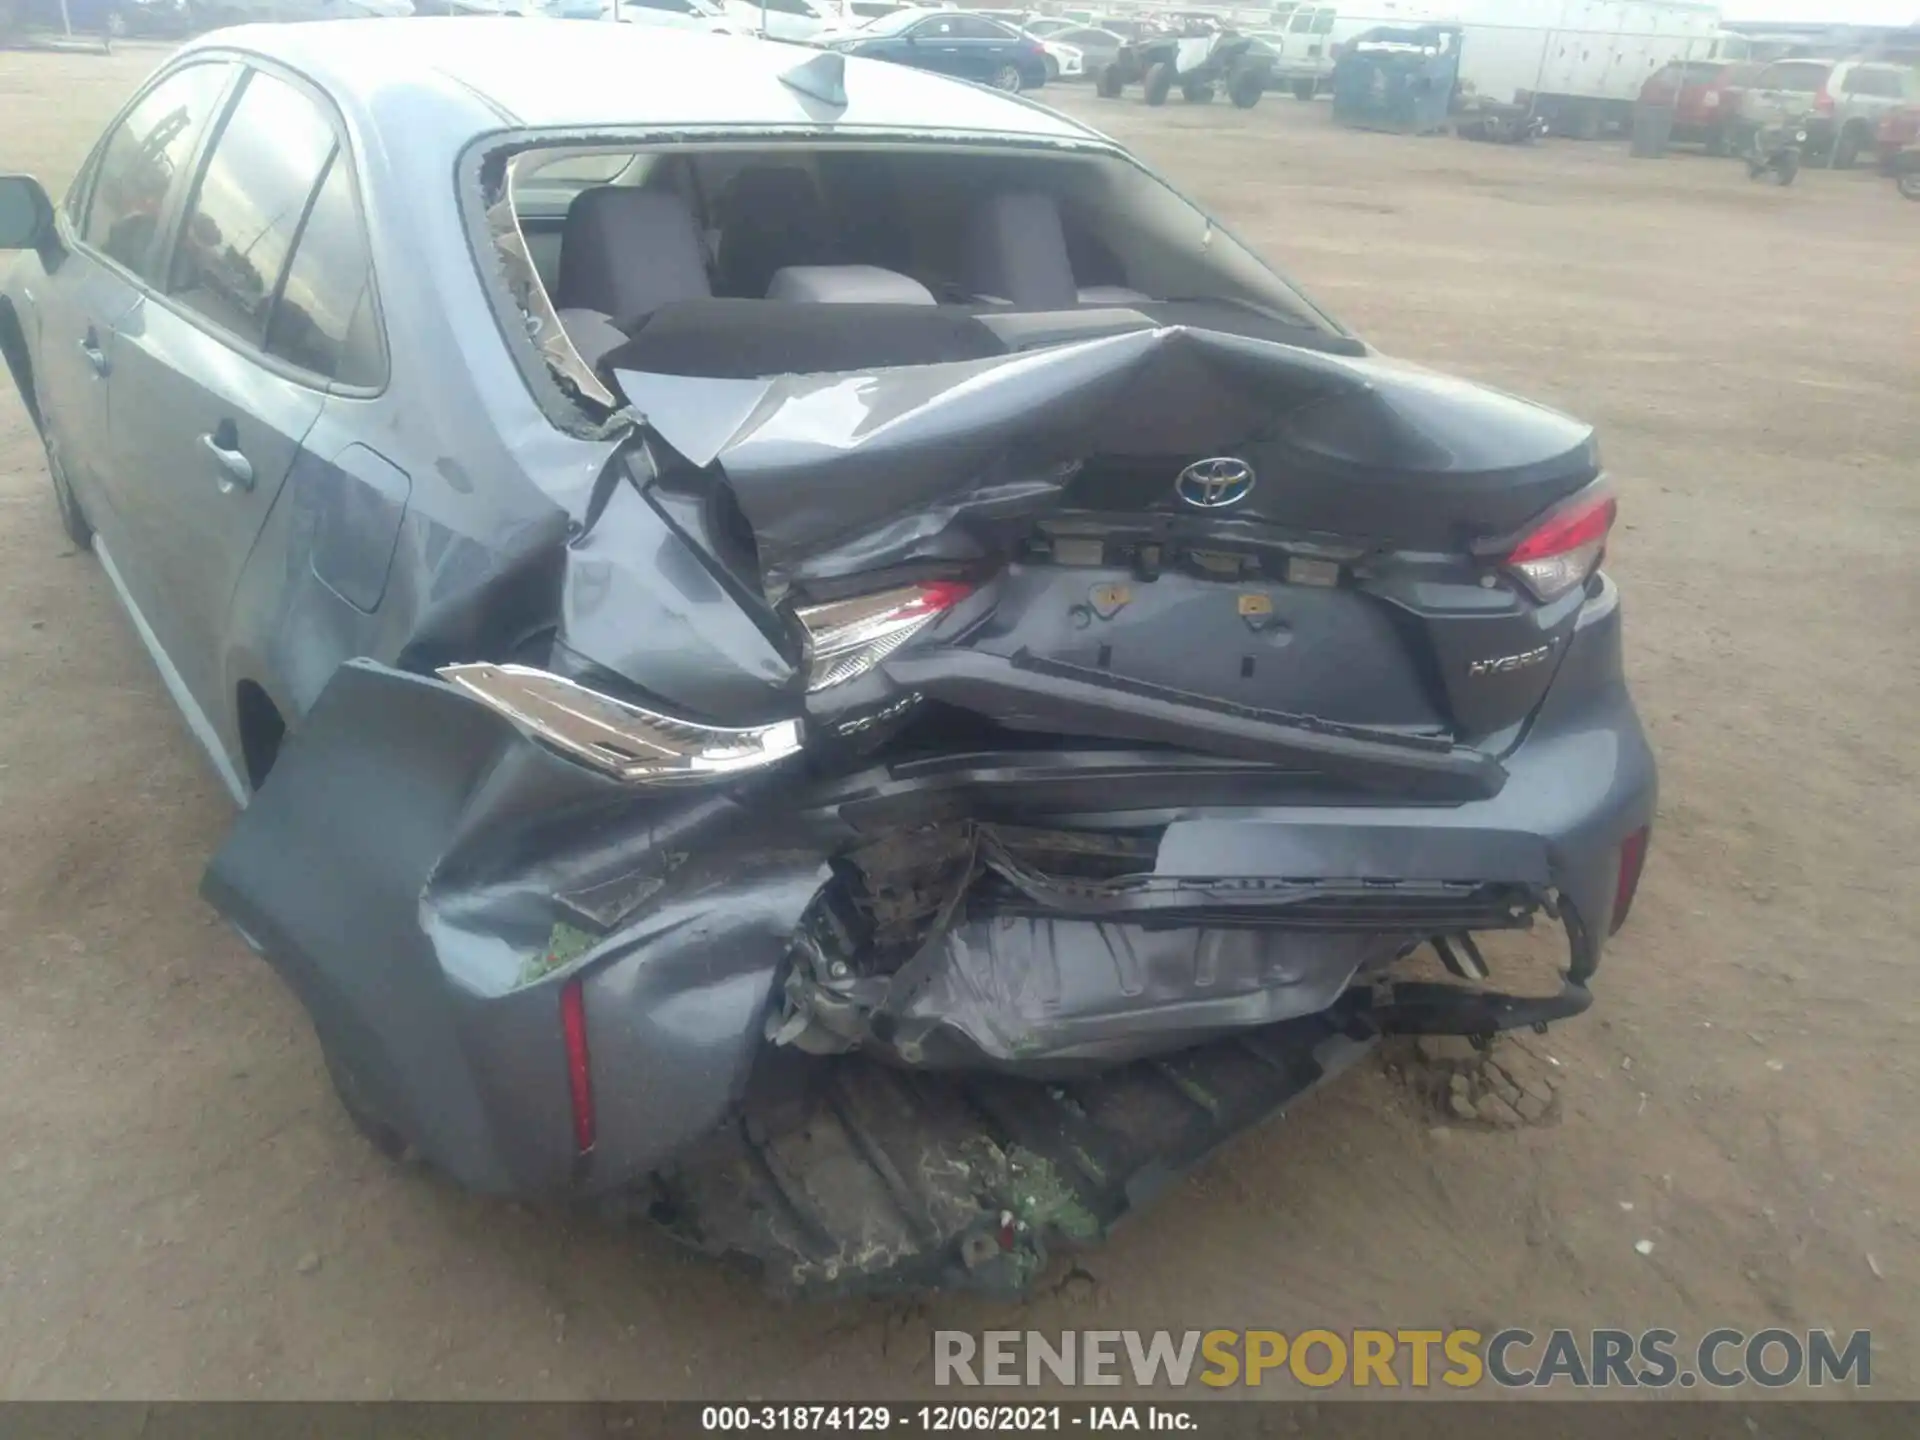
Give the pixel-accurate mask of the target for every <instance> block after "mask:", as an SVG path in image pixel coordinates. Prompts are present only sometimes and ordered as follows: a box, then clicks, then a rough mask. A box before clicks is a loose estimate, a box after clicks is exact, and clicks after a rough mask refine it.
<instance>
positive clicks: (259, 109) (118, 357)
mask: <svg viewBox="0 0 1920 1440" xmlns="http://www.w3.org/2000/svg"><path fill="white" fill-rule="evenodd" d="M343 215H344V216H345V217H346V222H345V223H346V224H347V226H348V228H349V230H350V231H351V229H352V227H355V226H358V224H359V220H358V218H357V208H356V197H355V191H354V184H353V178H352V171H351V166H350V163H349V162H348V160H347V159H346V155H345V150H344V147H343V142H342V139H341V136H340V132H339V130H338V127H337V125H336V122H335V120H334V118H333V116H332V114H331V111H330V110H329V109H328V107H327V106H326V105H325V104H324V102H323V101H322V100H321V99H320V98H319V97H318V96H317V95H316V94H314V93H313V92H311V91H309V90H307V89H306V88H305V87H304V86H302V85H298V84H296V83H295V82H293V81H292V80H290V79H288V78H284V77H282V76H280V75H277V74H273V73H269V72H267V71H264V70H257V69H256V70H251V71H249V72H248V74H247V75H246V76H245V78H244V80H243V82H242V85H241V87H240V88H239V90H238V93H237V95H236V96H235V97H234V98H233V99H232V100H231V101H230V102H229V105H228V108H227V111H226V115H225V119H224V121H223V122H222V123H221V125H220V126H219V128H218V129H217V130H216V132H215V134H214V137H213V140H212V143H211V146H210V147H209V148H208V149H207V151H206V152H205V156H204V158H203V160H202V161H201V164H200V168H199V171H198V174H197V176H196V178H195V181H194V185H193V187H192V190H191V191H190V193H189V195H188V197H187V200H186V203H185V205H184V207H183V210H182V214H181V218H180V221H179V223H178V225H177V227H176V230H175V235H174V240H173V243H172V245H171V247H170V255H169V257H168V261H167V265H166V285H165V294H164V295H150V296H148V297H147V298H146V299H145V300H143V302H142V303H141V304H140V305H138V306H137V307H135V309H134V310H133V312H132V313H131V314H130V315H128V316H127V317H126V318H125V319H124V320H123V322H122V324H121V327H120V331H119V334H118V335H117V336H116V341H115V402H116V403H115V406H114V415H113V424H112V432H111V442H110V443H111V445H112V450H113V468H112V483H113V486H114V488H115V492H116V504H117V505H118V507H119V508H120V510H121V511H122V513H123V514H124V516H125V517H126V520H127V529H128V532H129V537H130V544H131V545H133V546H137V547H138V549H139V552H140V556H141V562H142V573H143V577H144V583H145V585H146V587H147V593H146V594H145V595H143V596H142V597H141V605H142V609H143V611H144V612H145V614H146V616H147V620H148V623H149V625H150V627H151V628H152V630H153V632H154V635H155V638H156V639H157V640H158V642H159V644H160V647H161V648H162V649H163V650H164V651H165V652H166V654H167V656H168V658H169V659H170V660H171V661H172V663H173V665H174V668H175V669H176V671H177V672H178V674H179V678H180V682H181V683H182V685H183V686H184V687H185V689H186V691H187V692H188V694H189V695H190V696H191V697H192V700H193V702H194V703H195V704H196V705H197V706H198V707H199V708H200V710H201V711H202V713H203V715H205V716H215V715H220V714H224V713H227V712H228V710H229V709H230V706H229V704H228V703H227V702H228V696H227V694H226V688H227V687H226V678H225V666H226V647H225V635H226V620H227V612H228V605H229V602H230V600H231V598H232V595H233V591H234V588H235V585H236V583H237V581H238V579H239V575H240V571H241V568H242V566H243V565H244V564H245V562H246V559H247V555H248V553H249V551H250V550H251V549H252V546H253V542H254V539H255V537H256V536H257V535H258V534H259V532H260V528H261V526H262V525H263V524H264V522H265V520H266V517H267V512H268V511H269V510H270V509H271V508H272V506H273V503H274V499H275V497H276V496H277V495H278V494H279V491H280V486H281V482H282V481H283V480H284V479H285V477H286V475H287V472H288V470H289V469H290V468H291V467H292V465H293V462H294V460H295V458H296V457H297V456H298V455H299V453H300V446H301V442H302V440H303V439H304V438H305V437H306V435H307V433H308V431H309V430H310V429H311V428H312V426H313V423H314V421H315V419H316V418H318V416H319V414H320V410H321V407H322V405H323V404H324V403H325V401H326V397H327V393H328V390H329V388H338V386H339V385H340V383H341V380H342V379H343V378H344V379H345V380H347V381H349V382H352V381H362V382H367V383H371V381H369V380H368V376H367V374H366V372H365V370H364V368H363V369H362V370H361V371H360V372H358V373H350V374H349V375H347V376H345V377H341V376H339V375H337V374H336V372H337V371H338V370H339V369H340V361H339V355H340V352H341V349H342V346H343V344H344V343H345V338H346V337H348V336H350V335H358V336H360V337H361V339H360V346H359V348H360V349H361V350H364V349H365V344H366V342H365V336H366V334H367V332H368V330H369V327H370V326H371V327H372V328H373V331H374V334H375V336H376V339H375V340H374V342H373V343H374V347H375V350H376V353H377V348H378V341H377V324H376V322H374V320H373V317H372V313H371V305H372V298H371V292H370V286H369V284H368V283H367V282H366V280H365V268H366V267H365V265H364V263H362V264H361V266H360V274H361V279H360V281H359V283H358V284H357V285H350V286H345V287H343V286H340V285H334V286H330V287H328V288H327V289H326V290H325V291H324V292H323V291H321V290H319V289H316V287H315V286H314V284H313V283H312V280H311V278H310V276H311V273H312V269H313V266H312V263H311V262H312V261H313V260H314V259H315V258H316V257H315V256H314V255H313V254H311V253H308V252H307V251H306V246H305V242H304V241H303V239H302V237H303V235H309V234H312V235H317V234H319V233H320V232H321V231H322V230H329V231H337V230H339V229H340V228H341V226H342V223H343V221H342V217H343ZM296 246H298V247H299V248H300V250H301V256H300V259H301V261H302V263H301V264H298V265H295V264H291V263H290V262H291V261H293V260H294V259H295V255H296ZM377 378H378V377H377V375H376V376H374V377H373V379H377Z"/></svg>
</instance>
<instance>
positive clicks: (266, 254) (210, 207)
mask: <svg viewBox="0 0 1920 1440" xmlns="http://www.w3.org/2000/svg"><path fill="white" fill-rule="evenodd" d="M333 146H334V134H333V126H332V125H331V124H330V123H329V122H328V120H327V117H326V116H325V115H323V114H321V113H320V111H319V109H318V108H317V107H316V106H315V105H314V103H313V102H312V101H311V100H309V99H307V97H306V96H305V95H302V94H301V93H300V92H299V91H298V90H296V89H294V88H293V87H292V86H291V85H288V84H287V83H286V82H285V81H283V80H279V79H277V78H275V77H274V76H272V75H267V74H263V73H261V72H260V71H255V72H254V73H253V74H252V75H250V76H248V78H247V86H246V89H245V90H243V91H242V92H241V94H240V100H239V103H238V104H237V105H235V106H234V108H233V111H232V113H231V114H230V115H229V117H228V119H227V123H226V124H225V125H224V126H223V127H221V130H220V133H219V135H218V137H216V138H215V140H214V142H213V154H212V156H211V157H210V158H209V159H208V161H207V164H206V168H205V169H204V170H202V171H201V173H200V182H199V184H198V186H197V187H196V188H195V190H194V195H193V203H192V204H191V205H189V206H188V207H187V213H186V216H185V218H184V220H183V221H182V222H181V226H180V238H179V240H178V241H176V242H175V244H174V250H173V268H172V273H171V274H170V275H169V277H168V284H167V290H168V292H169V293H170V294H172V295H173V297H174V298H175V299H176V300H178V301H179V302H180V303H181V304H183V305H186V306H188V307H189V308H191V309H193V310H197V311H199V312H200V313H201V314H202V315H205V316H206V317H207V318H208V319H209V320H211V321H212V322H213V323H214V324H216V325H218V326H219V327H220V328H221V329H223V330H227V331H230V332H231V333H232V334H234V335H236V336H238V337H239V338H240V339H242V340H247V341H251V342H252V343H253V344H256V345H257V344H259V343H261V341H262V340H264V339H265V338H266V332H267V310H268V308H269V307H270V306H271V305H272V303H273V294H274V290H275V288H276V287H277V286H278V285H279V283H280V272H281V270H282V269H283V268H285V266H286V263H287V253H288V251H290V250H291V249H292V248H293V239H294V236H295V234H296V233H298V231H299V229H300V222H301V221H302V220H303V219H304V218H305V216H306V213H307V204H308V201H309V199H310V198H311V197H312V195H313V193H314V186H315V184H316V183H317V182H318V181H319V179H320V173H321V171H322V170H323V169H324V168H325V166H326V163H327V160H328V158H329V157H330V156H331V155H332V154H333Z"/></svg>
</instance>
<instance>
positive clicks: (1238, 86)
mask: <svg viewBox="0 0 1920 1440" xmlns="http://www.w3.org/2000/svg"><path fill="white" fill-rule="evenodd" d="M1266 88H1267V83H1266V80H1265V78H1264V77H1263V76H1262V75H1261V74H1260V72H1259V71H1258V70H1242V71H1241V72H1240V73H1239V74H1237V75H1235V76H1234V77H1233V78H1232V79H1231V80H1229V81H1228V82H1227V98H1228V99H1229V100H1231V101H1233V103H1234V105H1235V106H1236V107H1238V108H1239V109H1241V110H1251V109H1252V108H1253V107H1254V106H1256V105H1258V104H1259V103H1260V95H1261V92H1262V91H1264V90H1265V89H1266Z"/></svg>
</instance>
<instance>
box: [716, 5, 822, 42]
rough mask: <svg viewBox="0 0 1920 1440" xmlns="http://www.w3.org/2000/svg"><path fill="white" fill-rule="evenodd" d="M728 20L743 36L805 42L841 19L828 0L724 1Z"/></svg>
mask: <svg viewBox="0 0 1920 1440" xmlns="http://www.w3.org/2000/svg"><path fill="white" fill-rule="evenodd" d="M724 4H725V9H726V15H727V18H728V19H729V20H730V21H732V22H733V28H734V29H735V30H737V31H739V32H740V33H741V34H742V35H764V36H766V37H767V38H768V39H770V40H786V41H790V42H796V43H798V42H805V41H810V40H812V39H813V37H814V36H816V35H819V34H821V33H822V32H824V31H827V30H832V29H834V28H836V27H837V26H838V25H839V24H840V23H841V19H842V16H841V14H840V12H839V7H838V6H837V5H832V4H830V3H828V0H766V3H765V4H764V5H762V4H761V3H760V0H724Z"/></svg>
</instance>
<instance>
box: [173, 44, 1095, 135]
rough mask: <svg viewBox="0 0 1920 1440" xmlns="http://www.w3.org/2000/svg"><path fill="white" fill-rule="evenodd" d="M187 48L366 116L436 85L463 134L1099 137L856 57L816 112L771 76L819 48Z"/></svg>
mask: <svg viewBox="0 0 1920 1440" xmlns="http://www.w3.org/2000/svg"><path fill="white" fill-rule="evenodd" d="M199 50H229V51H230V50H239V51H243V52H246V53H250V54H254V55H258V56H261V57H263V58H265V59H269V60H275V61H278V62H280V63H281V64H284V65H286V66H287V67H288V68H289V69H292V70H294V71H297V72H298V73H300V74H302V75H305V76H306V77H307V78H308V79H309V80H311V81H313V82H314V83H315V84H316V85H318V86H320V88H321V89H323V90H325V91H327V92H328V93H329V94H331V95H332V96H334V97H335V98H336V100H338V101H340V102H341V103H342V104H343V105H354V106H356V107H357V108H361V109H368V110H370V109H373V108H375V107H376V106H377V105H378V104H379V102H380V101H381V100H382V98H383V97H384V95H385V94H387V93H389V92H391V93H399V92H409V91H410V92H413V93H414V94H416V95H417V94H418V93H419V91H420V90H421V88H422V86H423V83H429V84H431V83H433V82H438V83H437V84H435V85H434V88H437V89H440V90H442V91H443V92H445V96H446V101H447V108H449V109H451V108H453V107H456V106H458V105H459V104H461V103H462V101H464V102H465V103H466V105H467V106H468V108H469V110H471V111H473V112H474V114H473V125H472V128H473V130H474V132H475V133H479V132H481V131H484V130H488V129H496V128H499V127H500V126H501V125H502V124H507V125H517V126H526V127H529V128H544V127H549V126H552V127H561V128H580V127H596V126H607V127H620V128H627V127H649V128H650V127H656V126H734V127H740V128H745V129H762V128H780V127H785V126H794V125H800V126H811V125H829V126H832V127H834V128H841V127H850V128H851V127H858V128H884V129H896V130H897V129H921V130H927V131H936V132H941V133H948V134H951V133H955V132H959V133H962V134H977V135H993V136H1000V135H1004V136H1009V137H1014V136H1019V137H1024V138H1037V139H1051V140H1058V141H1074V142H1093V143H1099V144H1107V143H1111V142H1108V141H1106V139H1105V137H1103V136H1101V135H1100V134H1099V133H1098V132H1096V131H1093V130H1090V129H1088V128H1087V127H1085V126H1083V125H1080V124H1077V123H1075V122H1074V121H1072V120H1069V119H1068V118H1067V117H1066V116H1064V115H1060V114H1057V113H1055V112H1054V111H1052V110H1049V109H1047V108H1046V107H1045V106H1042V105H1038V104H1035V103H1032V102H1030V101H1023V100H1019V99H1015V98H1013V97H1011V96H1007V95H1003V94H1001V93H1000V92H998V91H994V90H989V89H987V88H985V87H984V86H978V85H970V84H967V83H965V82H963V81H958V80H951V79H947V78H945V77H943V76H938V75H929V74H926V73H925V72H922V71H918V70H913V69H909V68H908V67H906V66H902V65H894V64H889V63H888V62H886V61H881V60H863V59H860V58H858V57H855V56H847V57H845V65H846V73H845V87H846V94H847V104H846V106H845V108H844V109H829V108H828V107H826V106H824V105H821V104H820V103H819V102H817V101H813V100H809V99H807V98H806V97H805V96H803V95H801V94H800V93H799V92H798V91H796V90H795V89H793V88H792V87H791V86H789V85H786V84H783V83H782V81H781V76H782V75H783V74H785V73H787V72H789V71H791V70H792V69H794V67H796V66H798V65H800V64H803V63H804V62H806V61H808V60H811V59H817V58H820V57H822V56H824V55H825V54H826V52H824V51H816V50H812V49H809V48H807V47H804V46H798V45H784V44H779V43H776V42H773V41H766V40H759V39H754V38H750V37H743V36H724V35H704V34H700V33H697V32H687V31H677V30H670V29H664V28H660V27H656V26H651V25H618V24H612V23H609V22H596V21H590V20H549V19H531V18H528V19H508V20H502V19H500V18H497V17H473V18H422V17H415V18H410V19H390V20H386V19H381V20H330V21H326V22H324V23H320V24H309V25H245V26H239V27H237V28H234V29H227V30H218V31H214V32H212V33H211V34H209V35H206V36H204V37H202V38H201V39H199V40H197V41H194V42H193V43H192V44H190V45H188V46H187V47H186V49H185V50H184V51H183V52H182V53H183V54H185V53H191V52H193V51H199ZM462 92H464V94H462ZM476 101H477V102H480V104H478V105H476V104H475V103H474V102H476ZM482 107H484V109H482ZM487 111H490V112H492V113H491V114H490V115H489V114H486V113H485V112H487Z"/></svg>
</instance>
